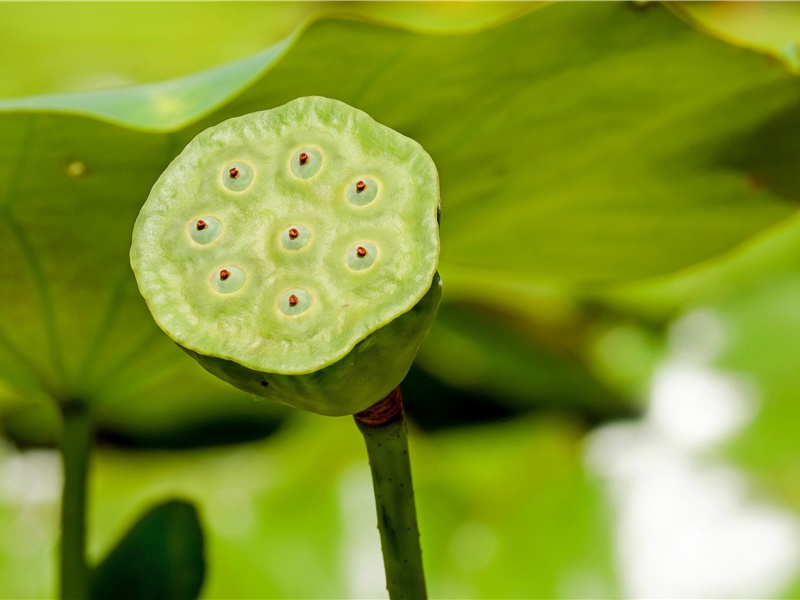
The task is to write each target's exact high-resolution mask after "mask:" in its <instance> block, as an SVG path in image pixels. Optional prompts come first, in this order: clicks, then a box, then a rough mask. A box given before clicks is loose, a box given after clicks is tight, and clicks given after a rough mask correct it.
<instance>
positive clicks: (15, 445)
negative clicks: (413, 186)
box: [0, 3, 800, 597]
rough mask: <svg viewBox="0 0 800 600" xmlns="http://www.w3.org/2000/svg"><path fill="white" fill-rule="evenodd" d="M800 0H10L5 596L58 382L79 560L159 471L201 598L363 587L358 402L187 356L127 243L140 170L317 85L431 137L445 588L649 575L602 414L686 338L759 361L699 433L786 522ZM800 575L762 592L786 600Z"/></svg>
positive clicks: (417, 424)
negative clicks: (295, 390) (215, 368)
mask: <svg viewBox="0 0 800 600" xmlns="http://www.w3.org/2000/svg"><path fill="white" fill-rule="evenodd" d="M795 13H796V10H795V9H794V8H793V7H792V6H791V5H780V4H779V5H766V6H764V5H761V6H759V7H755V6H754V5H749V4H744V5H742V6H740V7H736V6H732V5H727V4H720V5H717V4H711V5H706V4H698V5H696V4H686V5H681V4H678V5H668V6H667V5H661V4H632V3H627V4H621V3H620V4H616V3H585V4H584V3H564V4H554V5H546V6H540V5H538V4H515V3H512V4H504V3H492V4H470V3H465V4H458V3H455V4H450V3H448V4H416V3H412V4H395V3H379V4H372V3H354V4H347V3H340V4H325V3H321V4H316V3H299V4H288V3H287V4H283V3H266V4H255V3H252V4H251V3H246V4H238V3H227V4H224V5H222V4H215V3H207V4H206V3H203V4H196V5H195V4H193V5H184V4H147V5H134V4H47V5H45V4H32V5H27V4H26V5H23V4H3V5H2V6H0V15H2V16H3V18H0V31H2V35H0V55H2V56H5V57H9V58H11V57H13V58H14V59H13V60H7V61H6V63H7V64H8V65H9V67H8V73H7V75H6V76H4V78H3V80H2V81H0V96H2V97H3V98H4V99H3V100H0V157H1V160H0V258H1V260H0V282H2V283H1V284H0V306H1V307H2V311H0V422H1V423H2V427H3V432H4V439H5V440H6V441H5V442H3V445H2V446H0V546H2V552H3V553H2V554H0V582H2V584H0V596H5V597H47V596H51V595H52V594H53V591H54V587H53V586H54V575H53V571H52V569H53V566H52V565H51V563H52V555H53V543H54V540H55V538H56V535H57V530H56V521H55V512H54V511H55V510H56V509H55V506H56V505H55V501H56V497H55V495H54V494H55V493H54V489H57V488H54V487H53V486H54V485H57V484H55V483H54V482H57V475H55V473H56V472H57V463H55V462H54V461H55V458H54V455H53V454H52V453H51V452H48V451H45V450H38V449H39V448H48V447H52V446H54V445H55V444H56V443H57V441H58V439H59V423H58V419H57V414H56V411H55V408H54V404H53V400H54V399H65V398H82V399H86V400H87V401H89V402H91V403H92V404H93V406H94V407H95V410H96V413H97V418H98V420H99V421H98V423H99V424H98V444H99V449H98V451H97V453H96V456H95V459H94V463H93V469H94V472H93V479H92V483H91V485H92V488H91V506H90V526H91V527H90V544H91V547H90V550H91V553H92V556H93V557H94V558H95V559H98V560H99V559H100V558H101V557H102V556H104V555H105V554H106V553H107V552H108V550H109V549H110V548H111V546H112V545H113V543H114V542H115V540H117V539H119V538H120V536H121V535H122V533H123V532H124V530H126V529H127V528H128V527H129V526H130V525H131V523H133V521H134V520H135V518H136V517H135V515H137V514H139V513H141V512H143V511H144V510H145V509H146V508H147V507H149V506H151V505H152V504H153V503H154V502H161V501H163V500H165V499H166V498H168V497H170V496H174V495H178V496H180V497H182V498H186V499H188V500H190V501H192V502H194V503H196V504H197V506H198V512H199V518H200V521H201V523H202V525H203V527H204V530H205V533H206V536H207V540H206V546H205V547H206V558H207V561H206V562H207V565H208V571H207V578H206V582H205V585H204V587H203V595H204V596H205V597H254V596H255V597H274V596H278V597H333V596H335V597H341V596H358V595H363V596H374V595H375V594H379V593H380V590H381V589H382V588H383V583H382V580H381V578H380V577H379V574H380V562H379V556H380V555H379V551H378V540H377V535H375V532H374V529H373V521H374V515H373V514H372V513H371V512H370V511H371V510H373V509H372V508H371V497H370V492H369V480H368V474H367V470H366V463H365V461H364V458H365V455H364V452H363V449H362V448H361V445H360V444H361V442H360V441H359V440H357V439H356V438H357V436H356V435H355V434H354V428H353V427H352V424H351V423H349V421H348V420H347V419H342V420H337V419H324V418H320V417H314V416H309V415H302V414H298V413H297V412H295V411H289V410H285V409H283V408H282V407H279V406H273V405H267V404H264V403H259V402H254V401H251V400H250V399H249V398H247V397H245V396H243V395H241V394H240V393H239V392H237V391H235V390H233V389H232V388H231V389H229V388H228V387H226V386H225V385H224V384H222V383H220V382H218V381H217V380H215V379H214V378H213V377H211V376H210V375H207V374H206V373H205V372H204V371H202V369H200V368H199V367H197V366H196V365H195V364H194V363H193V362H192V360H191V359H189V358H188V357H187V356H186V355H184V354H183V353H182V352H181V351H180V350H179V349H177V348H176V347H175V346H174V345H173V344H171V343H170V342H169V341H168V340H167V338H166V337H165V336H163V334H161V333H160V331H159V330H157V328H156V327H155V325H154V324H153V323H152V319H151V318H150V316H149V314H148V312H147V310H146V307H145V305H144V303H143V301H142V300H141V298H140V297H139V295H138V292H137V290H136V285H135V281H134V279H133V276H132V274H131V272H130V268H129V266H128V260H127V253H128V246H129V243H130V231H131V228H132V224H133V221H134V219H135V217H136V214H137V213H138V209H139V207H140V206H141V204H142V202H143V201H144V199H145V198H146V196H147V193H148V191H149V189H150V186H151V185H152V183H153V182H154V181H155V179H156V178H157V176H158V174H159V173H160V172H161V171H162V170H163V169H164V167H165V166H166V165H167V164H168V163H169V161H170V160H171V159H172V158H173V157H174V156H175V155H176V154H177V153H178V152H179V151H180V149H181V148H182V147H183V146H184V145H185V143H187V142H188V141H189V140H190V139H191V138H192V137H193V136H194V135H195V134H196V133H197V132H199V131H201V130H202V129H204V128H205V127H207V126H209V125H211V124H214V123H218V122H220V121H221V120H224V119H226V118H229V117H231V116H235V115H240V114H244V113H247V112H251V111H255V110H263V109H267V108H271V107H273V106H277V105H280V104H282V103H284V102H287V101H289V100H291V99H293V98H295V97H298V96H303V95H311V94H316V95H324V96H329V97H333V98H337V99H339V100H342V101H344V102H347V103H349V104H352V105H354V106H356V107H358V108H360V109H362V110H365V111H366V112H368V113H369V114H371V115H372V116H373V117H374V118H375V119H376V120H378V121H380V122H382V123H384V124H386V125H388V126H390V127H392V128H394V129H396V130H398V131H400V132H402V133H404V134H406V135H408V136H410V137H412V138H414V139H416V140H418V141H419V142H420V143H421V144H422V145H423V146H424V147H425V148H426V149H427V150H428V152H429V153H430V154H431V155H432V157H433V158H434V160H435V162H436V164H437V166H438V168H439V171H440V176H441V186H442V197H443V209H442V210H443V216H442V245H443V254H442V263H441V269H440V270H441V274H442V278H443V281H444V293H445V296H444V303H443V306H442V309H441V312H440V314H439V316H438V318H437V323H436V325H435V327H434V329H433V330H432V332H431V335H430V337H429V339H428V341H427V342H426V344H425V346H424V347H423V349H422V351H421V353H420V356H419V360H418V362H417V365H416V367H415V368H414V370H412V373H411V374H410V376H409V380H408V381H407V382H406V385H405V386H404V391H405V395H406V401H407V405H408V408H409V411H410V415H411V418H412V420H413V423H414V431H413V433H412V442H411V443H412V461H413V462H414V469H415V477H416V480H417V486H418V491H417V496H418V501H419V503H420V508H419V510H420V521H421V530H422V532H423V550H424V553H425V561H426V569H427V570H428V575H429V578H430V591H431V593H432V595H434V596H438V597H472V596H476V597H477V596H480V597H562V596H563V597H586V596H617V595H619V594H627V595H636V594H635V593H634V592H636V591H637V590H641V589H647V588H641V587H636V586H637V585H640V586H641V584H640V583H637V581H638V580H637V579H636V578H635V577H634V576H633V575H632V571H631V570H632V569H634V566H632V565H631V563H630V562H629V561H628V562H626V560H625V552H624V548H625V546H624V543H623V542H622V541H620V540H621V538H620V534H619V531H620V526H621V525H620V523H621V522H623V516H621V515H624V513H623V512H621V510H622V509H621V508H620V504H619V503H618V502H617V503H615V498H614V497H613V496H610V495H609V490H610V489H611V488H613V487H614V481H615V480H614V479H613V477H611V479H610V480H609V476H608V472H609V471H608V465H609V464H611V463H610V462H609V461H611V459H608V458H606V459H605V461H606V462H605V463H604V465H605V467H604V468H595V467H593V466H592V465H594V462H593V461H595V458H596V457H595V458H592V457H593V456H595V455H596V454H597V452H595V454H592V452H593V450H592V448H596V447H598V446H599V445H601V444H600V442H597V440H602V439H604V438H603V437H602V435H601V436H599V437H598V434H597V433H591V432H593V431H595V430H596V428H597V427H598V426H602V427H601V433H602V431H606V432H607V431H611V429H609V428H608V427H609V426H607V425H603V424H605V423H609V422H612V421H619V420H625V422H626V423H628V424H629V426H630V427H644V426H645V425H647V424H648V423H651V422H653V418H655V417H653V415H654V414H655V415H656V416H657V415H658V413H657V412H655V408H654V407H655V406H656V405H655V404H653V407H650V408H648V407H649V406H650V403H651V401H652V402H656V400H657V392H658V389H660V388H658V385H657V384H658V382H659V381H661V380H660V379H659V377H660V376H661V375H663V373H664V368H665V365H667V366H668V365H671V364H674V363H675V361H676V360H678V359H679V360H682V361H683V363H682V364H684V363H686V362H689V363H691V364H692V365H694V367H697V368H698V369H700V368H702V369H705V371H703V372H704V373H706V374H708V373H727V374H730V373H736V375H737V377H740V378H741V381H745V382H746V383H742V384H741V385H738V384H737V385H738V387H736V388H735V390H734V391H729V392H728V393H727V396H726V397H729V398H732V397H737V398H738V397H739V395H741V394H744V392H742V390H748V394H749V395H747V397H748V398H750V399H751V400H752V402H751V400H747V401H746V402H750V404H748V405H747V406H748V408H747V409H746V411H745V413H746V414H747V415H749V416H747V417H746V418H745V417H741V419H742V421H741V423H740V425H739V426H738V428H734V427H732V426H731V432H732V433H731V434H730V435H729V436H728V437H725V438H724V439H723V438H722V437H721V436H720V437H719V439H718V440H717V442H718V443H716V442H715V444H713V445H707V446H704V447H703V449H702V453H701V455H702V458H703V459H704V460H706V461H709V460H712V459H713V460H714V461H723V462H724V464H726V465H734V464H735V465H737V466H736V467H731V468H736V469H741V470H740V471H738V470H737V473H741V474H742V476H743V477H744V478H745V479H744V481H746V482H747V483H746V485H747V486H749V487H747V489H748V490H751V491H750V492H748V494H750V493H752V494H754V495H756V496H758V497H759V498H760V501H763V502H768V503H770V506H775V507H781V510H784V512H785V514H786V515H789V516H787V519H789V521H788V522H789V523H791V526H788V529H787V530H791V529H792V527H794V528H797V527H798V526H797V525H796V522H797V521H796V517H795V516H794V514H795V511H797V510H800V478H798V476H797V473H800V463H798V461H797V458H796V457H797V456H798V452H797V450H798V448H797V440H798V439H800V436H798V435H797V423H798V422H799V421H798V420H797V419H794V418H793V416H794V415H795V413H796V412H797V409H796V404H797V403H796V402H795V399H796V398H797V396H798V394H797V389H796V388H797V386H798V384H797V379H796V377H794V376H793V372H794V371H793V367H794V362H795V358H794V357H796V356H797V355H798V352H797V351H796V350H795V346H797V342H796V341H795V338H797V337H798V336H797V335H795V334H796V332H797V330H798V327H800V321H798V317H797V316H796V315H797V312H796V310H795V305H796V298H797V297H798V296H797V295H798V293H800V275H798V271H797V264H798V262H797V259H798V257H799V256H800V241H798V240H800V224H799V222H798V219H797V216H796V202H797V201H798V199H799V198H800V183H798V179H797V175H796V173H797V168H796V165H797V164H798V159H800V156H798V153H799V152H800V151H799V150H798V146H797V144H796V143H795V139H796V131H797V130H798V126H800V88H798V86H797V81H796V78H795V75H794V74H793V73H794V70H795V69H796V57H795V55H794V54H793V50H792V49H793V48H794V43H795V38H794V37H792V35H793V34H792V32H793V31H794V30H793V29H791V28H787V27H786V23H790V22H794V21H792V20H793V19H795V20H796V19H797V18H799V17H795V16H794V15H795ZM754 15H755V16H754ZM742 22H746V23H747V24H748V25H747V26H746V27H743V26H742V25H741V23H742ZM176 23H179V24H180V26H179V27H176V25H175V24H176ZM187 48H188V49H190V51H187ZM767 56H772V57H775V58H777V59H778V60H770V59H767V58H766V57H767ZM698 309H702V310H701V312H700V313H698V312H697V311H698ZM698 314H700V315H701V318H700V320H699V321H698V320H695V321H692V320H691V318H694V317H696V316H697V315H698ZM686 315H689V317H690V320H689V321H686V318H687V317H686ZM692 315H694V317H692ZM702 315H705V316H706V317H708V318H705V320H703V319H704V317H702ZM709 315H710V317H709ZM687 322H688V323H689V325H688V326H687V325H686V323H687ZM693 323H694V324H693ZM698 323H699V325H698ZM709 323H710V325H709ZM686 331H689V333H688V334H687V333H686ZM682 332H683V333H682ZM798 350H800V348H799V349H798ZM704 381H705V380H704ZM737 381H739V380H737ZM698 389H699V390H700V392H701V395H700V396H701V397H697V396H696V394H695V395H693V394H692V393H689V392H686V393H684V394H679V398H678V401H679V402H680V401H683V402H684V403H683V404H680V406H682V407H683V408H684V410H683V413H682V414H683V415H684V418H688V419H689V420H688V423H689V425H691V423H697V422H701V421H702V419H703V418H706V417H705V416H704V415H705V413H704V412H703V409H702V407H701V405H702V404H703V403H705V405H708V406H713V405H714V404H713V401H714V398H715V396H714V394H715V393H716V392H713V390H712V392H713V393H712V392H707V393H706V395H707V396H708V397H707V398H704V397H702V392H703V390H704V389H705V388H702V387H699V386H694V387H693V388H692V390H694V391H695V392H696V391H697V390H698ZM740 392H741V394H740ZM737 394H738V395H737ZM687 399H688V400H687ZM695 400H696V402H697V403H698V404H697V405H695V404H692V402H694V401H695ZM687 401H688V404H687ZM658 406H660V405H658ZM693 411H694V412H693ZM695 412H696V415H695V416H696V418H694V419H692V418H691V417H692V415H693V414H694V413H695ZM742 414H744V413H742ZM686 415H688V417H687V416H686ZM657 424H658V421H657V420H656V425H657ZM616 427H619V426H618V425H617V426H616ZM687 427H688V428H686V427H684V429H682V431H684V432H685V431H690V430H691V427H690V426H687ZM587 435H589V437H588V438H587ZM587 439H588V444H587ZM709 439H710V438H709ZM626 447H627V448H628V451H629V452H635V451H636V450H635V448H636V446H635V445H633V444H632V443H631V444H630V445H629V446H626ZM19 449H25V451H24V452H20V450H19ZM332 449H333V450H332ZM134 450H136V451H134ZM178 450H180V451H178ZM693 452H694V450H693ZM601 454H602V453H601ZM692 456H695V454H693V455H692ZM611 462H613V461H611ZM587 464H588V465H589V466H587ZM604 469H605V470H604ZM669 492H670V490H665V491H664V493H665V494H669ZM617 500H618V498H617ZM166 506H167V508H165V509H163V510H172V509H171V508H169V507H170V506H172V507H173V508H174V507H175V506H176V505H166ZM178 506H183V505H178ZM179 510H180V509H179ZM782 514H784V513H782ZM156 517H158V513H156ZM731 520H732V521H735V518H734V517H733V516H732V517H731ZM187 522H188V521H187ZM23 537H24V539H25V540H26V541H25V542H24V543H21V544H18V543H16V540H18V539H21V538H23ZM751 539H757V538H752V537H751ZM798 539H800V538H798ZM797 544H800V542H797ZM795 547H796V546H787V548H790V550H791V549H792V548H795ZM790 550H786V552H785V553H784V554H785V555H786V556H791V551H793V550H791V551H790ZM112 558H113V555H112ZM376 561H378V562H376ZM735 564H736V563H735V561H734V559H733V558H732V559H731V562H730V563H729V564H728V566H729V567H730V568H731V569H733V568H734V567H733V566H732V565H735ZM776 564H777V563H776ZM365 565H366V566H365ZM531 565H535V568H532V567H531ZM675 569H678V570H679V567H677V566H676V567H675ZM764 572H767V571H764ZM376 573H377V575H376ZM680 575H681V573H680V572H677V571H676V575H675V577H673V581H677V580H678V579H680ZM797 575H798V573H797V570H796V567H792V568H788V569H784V571H783V572H782V574H781V576H780V577H778V576H775V575H774V574H773V576H772V583H771V584H769V585H772V586H773V587H761V588H759V587H757V586H756V587H755V588H753V589H754V590H755V591H753V592H752V594H753V595H766V594H769V593H771V594H775V595H781V594H782V595H788V597H791V594H792V586H793V583H794V581H793V580H794V579H795V578H797ZM690 583H691V582H690ZM764 585H767V584H764ZM686 589H688V590H690V593H687V595H703V594H699V593H697V592H694V593H691V590H692V589H694V590H696V589H698V588H691V587H689V588H686ZM701 589H702V588H701ZM740 589H745V590H747V589H749V588H740ZM711 592H712V593H710V594H707V595H714V593H715V592H714V589H713V588H712V590H711ZM668 595H669V594H668ZM721 595H725V594H724V593H722V594H721Z"/></svg>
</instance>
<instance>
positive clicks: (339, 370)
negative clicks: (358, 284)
mask: <svg viewBox="0 0 800 600" xmlns="http://www.w3.org/2000/svg"><path fill="white" fill-rule="evenodd" d="M441 295H442V282H441V279H440V278H439V274H438V273H437V274H436V276H435V278H434V280H433V283H432V284H431V287H430V289H429V290H428V292H427V293H426V294H425V296H423V298H422V300H420V301H419V302H418V303H417V305H416V306H414V308H412V309H411V310H410V311H408V312H407V313H405V314H403V315H400V316H399V317H398V318H396V319H395V320H394V321H392V322H391V323H389V324H388V325H386V326H384V327H382V328H381V329H378V330H377V331H376V332H375V333H372V334H370V335H369V336H368V337H367V338H366V339H364V340H362V341H360V342H358V343H357V344H356V345H355V347H354V348H353V349H352V350H351V351H350V353H349V354H347V356H345V357H344V358H343V359H341V360H339V361H338V362H335V363H334V364H332V365H330V366H328V367H324V368H322V369H320V370H318V371H314V372H313V373H308V374H306V375H281V374H279V373H261V372H259V371H254V370H252V369H248V368H247V367H243V366H242V365H240V364H238V363H236V362H233V361H230V360H224V359H221V358H215V357H213V356H204V355H202V354H198V353H196V352H193V351H192V350H189V349H188V348H184V350H186V352H188V353H189V355H190V356H192V357H193V358H194V359H195V360H196V361H197V362H199V363H200V364H201V365H202V366H203V367H204V368H205V369H206V370H208V371H209V372H211V373H213V374H214V375H216V376H217V377H219V378H220V379H222V380H224V381H227V382H228V383H230V384H232V385H234V386H236V387H238V388H239V389H241V390H244V391H245V392H249V393H251V394H253V395H256V396H263V397H264V398H269V399H270V400H275V401H276V402H282V403H284V404H289V405H291V406H296V407H298V408H303V409H305V410H308V411H311V412H316V413H319V414H323V415H328V416H332V417H339V416H344V415H350V414H354V413H357V412H360V411H362V410H364V409H365V408H369V407H370V406H372V405H373V404H375V402H377V401H378V400H381V399H383V398H385V397H386V396H387V395H388V394H389V392H391V391H392V390H393V389H394V388H395V387H397V386H398V385H399V384H400V382H401V381H402V380H403V379H404V378H405V376H406V374H407V373H408V370H409V368H410V367H411V363H412V362H413V360H414V357H415V356H416V354H417V350H418V349H419V346H420V344H421V343H422V341H423V340H424V339H425V336H426V335H427V333H428V329H430V326H431V324H432V323H433V319H434V317H435V316H436V310H437V309H438V307H439V299H440V298H441ZM265 384H266V385H265Z"/></svg>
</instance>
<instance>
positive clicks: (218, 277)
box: [211, 265, 247, 294]
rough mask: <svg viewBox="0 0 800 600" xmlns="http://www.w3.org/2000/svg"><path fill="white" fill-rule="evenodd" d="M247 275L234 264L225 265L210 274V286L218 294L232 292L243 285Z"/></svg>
mask: <svg viewBox="0 0 800 600" xmlns="http://www.w3.org/2000/svg"><path fill="white" fill-rule="evenodd" d="M246 280H247V276H246V275H245V274H244V271H243V270H242V269H241V268H240V267H237V266H235V265H225V266H224V267H220V268H219V269H216V270H215V271H214V272H213V273H212V274H211V287H213V288H214V289H215V290H216V291H218V292H219V293H220V294H232V293H233V292H238V291H239V290H240V289H242V287H244V284H245V281H246Z"/></svg>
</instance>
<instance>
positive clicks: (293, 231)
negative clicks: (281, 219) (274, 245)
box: [289, 227, 300, 239]
mask: <svg viewBox="0 0 800 600" xmlns="http://www.w3.org/2000/svg"><path fill="white" fill-rule="evenodd" d="M298 235H300V232H299V231H297V229H295V228H294V227H292V228H291V229H290V230H289V237H290V238H292V239H294V238H296V237H297V236H298Z"/></svg>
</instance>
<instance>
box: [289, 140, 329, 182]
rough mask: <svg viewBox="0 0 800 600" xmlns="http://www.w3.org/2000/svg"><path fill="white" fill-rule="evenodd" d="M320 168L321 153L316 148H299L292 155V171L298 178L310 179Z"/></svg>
mask: <svg viewBox="0 0 800 600" xmlns="http://www.w3.org/2000/svg"><path fill="white" fill-rule="evenodd" d="M320 168H322V153H321V152H320V151H319V150H317V149H316V148H311V147H308V148H301V149H300V150H298V151H297V152H295V153H294V156H293V157H292V162H291V169H292V173H294V174H295V176H296V177H299V178H300V179H310V178H311V177H313V176H314V175H316V174H317V173H318V172H319V170H320Z"/></svg>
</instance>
